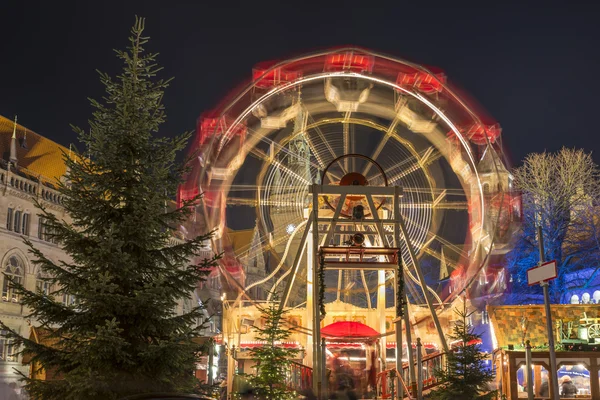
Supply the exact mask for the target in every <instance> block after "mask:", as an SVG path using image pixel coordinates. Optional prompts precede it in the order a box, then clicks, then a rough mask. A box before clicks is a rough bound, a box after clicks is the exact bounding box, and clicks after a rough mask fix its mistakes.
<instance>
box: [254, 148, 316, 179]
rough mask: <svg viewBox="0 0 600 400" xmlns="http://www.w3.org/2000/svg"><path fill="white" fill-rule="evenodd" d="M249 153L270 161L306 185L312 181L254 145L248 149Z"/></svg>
mask: <svg viewBox="0 0 600 400" xmlns="http://www.w3.org/2000/svg"><path fill="white" fill-rule="evenodd" d="M250 154H252V155H254V156H255V157H257V158H258V159H260V160H262V161H265V162H268V163H271V164H272V165H274V166H275V167H277V168H279V170H280V171H282V172H285V173H287V174H288V175H289V176H290V177H293V178H295V179H297V180H299V181H301V182H303V183H304V184H306V185H310V184H311V183H312V182H310V181H309V180H308V179H306V178H304V177H303V176H300V175H299V174H297V173H296V172H294V171H292V170H291V169H290V168H288V167H287V166H286V165H285V164H283V163H282V162H281V161H279V160H277V159H276V158H273V157H269V156H268V155H267V154H265V153H264V152H263V151H262V150H260V149H258V148H256V147H254V148H252V150H251V151H250Z"/></svg>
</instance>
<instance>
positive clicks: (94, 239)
mask: <svg viewBox="0 0 600 400" xmlns="http://www.w3.org/2000/svg"><path fill="white" fill-rule="evenodd" d="M143 31H144V20H143V19H137V20H136V23H135V25H134V27H133V28H132V31H131V37H130V45H129V47H128V48H127V50H126V51H117V55H118V58H119V59H121V61H122V62H123V64H124V66H123V70H122V72H121V74H120V75H118V76H117V77H116V78H111V77H109V76H108V75H106V74H100V77H101V82H102V83H103V85H104V86H105V89H106V94H105V96H104V97H103V99H102V100H101V101H94V100H92V106H93V107H94V109H95V111H94V113H93V118H92V119H91V120H90V122H89V124H90V127H89V129H86V130H83V129H77V132H78V134H79V138H80V140H81V141H82V142H83V143H84V144H85V146H86V149H87V151H88V152H87V154H86V155H85V157H78V158H76V159H75V158H73V159H70V158H68V157H65V161H66V164H67V167H68V172H67V174H66V179H65V180H64V183H63V184H61V185H60V187H59V191H60V193H61V194H62V195H63V198H64V207H65V209H66V212H67V213H68V214H69V216H70V218H71V222H67V221H65V220H63V219H60V218H58V217H56V216H55V215H54V214H52V213H50V212H47V211H46V210H44V209H43V208H42V209H41V214H40V215H41V216H42V217H44V218H45V219H46V225H47V230H48V231H49V232H52V234H53V235H54V236H55V238H56V239H57V240H58V243H59V245H60V246H61V247H62V248H63V249H64V251H65V252H66V253H67V254H68V255H69V256H70V260H61V261H60V262H58V263H55V262H53V261H52V260H50V259H48V258H46V257H45V256H44V254H43V253H42V252H41V251H39V250H38V249H36V248H35V247H34V246H33V244H32V243H30V242H28V245H29V246H30V248H31V252H32V253H33V254H34V256H35V261H34V263H35V264H36V265H37V266H39V267H40V268H41V270H42V271H43V272H45V273H47V274H48V276H51V278H48V280H49V281H50V282H51V283H52V285H53V288H54V291H53V293H51V294H50V295H46V294H44V293H42V292H39V291H38V292H35V293H34V292H30V291H27V290H25V288H24V287H22V286H20V285H18V284H17V283H16V282H12V283H13V285H14V286H15V287H16V288H17V290H18V291H19V292H20V295H21V299H22V303H23V305H24V306H26V307H27V309H28V310H30V316H29V318H30V319H31V320H32V322H33V324H34V325H35V326H37V327H38V328H39V329H40V330H43V331H44V332H46V333H47V334H48V335H49V337H48V341H47V342H45V343H36V342H35V341H31V340H29V339H28V337H27V336H25V337H22V336H19V335H18V334H17V333H16V332H11V333H10V334H9V335H10V336H12V337H13V338H14V339H15V340H16V342H17V344H18V345H20V346H21V348H22V349H23V354H29V355H31V356H33V359H32V361H33V362H35V363H38V365H40V366H41V367H43V369H44V370H46V371H51V372H52V373H53V374H55V375H56V376H57V378H58V379H55V380H49V381H42V380H33V379H30V378H28V377H27V378H25V384H26V390H27V391H28V392H29V393H30V395H31V396H32V398H36V399H44V400H50V399H56V400H68V399H77V400H79V399H118V398H120V397H122V396H125V395H129V394H133V393H141V392H153V391H162V392H175V391H184V392H188V391H192V390H194V389H195V387H196V384H197V381H196V380H195V378H194V376H193V371H194V369H195V357H196V355H197V353H198V352H199V351H200V347H199V345H197V344H195V343H194V342H193V340H192V339H193V338H194V337H196V336H197V335H198V333H199V327H198V325H197V321H198V319H199V318H201V315H202V314H201V309H200V307H196V308H194V309H192V310H191V311H190V312H189V313H187V314H184V315H176V313H175V310H176V306H177V303H178V301H179V300H181V299H183V298H186V297H187V298H189V296H190V294H191V293H192V291H193V290H194V289H195V287H196V285H197V283H198V282H199V281H200V280H202V279H203V277H204V276H205V274H206V271H207V268H208V267H209V266H210V265H211V264H212V263H213V262H214V260H204V262H201V263H200V265H192V264H191V262H190V260H193V259H194V258H195V257H196V256H197V255H198V253H199V249H200V245H201V242H202V241H203V240H205V239H206V238H207V236H202V237H197V238H194V239H191V240H188V241H186V242H184V243H183V244H175V245H173V244H169V238H170V237H172V233H171V232H172V227H173V226H177V225H179V224H180V223H181V222H182V221H183V220H185V219H186V218H187V217H188V215H189V211H188V210H189V206H190V205H191V203H189V202H186V203H185V204H184V207H182V208H180V209H173V208H169V207H167V204H168V202H169V201H170V200H171V198H172V195H173V194H174V193H175V192H176V190H177V186H178V184H179V183H180V182H181V176H182V174H183V173H184V172H185V170H186V168H185V166H184V165H183V164H179V163H178V162H177V161H176V154H177V153H178V152H179V151H181V150H183V149H184V148H185V146H186V143H187V140H188V138H189V134H184V135H181V136H178V137H176V138H174V139H169V138H157V137H155V134H156V132H157V131H158V129H159V126H160V125H161V123H163V122H164V121H165V112H164V108H163V104H162V98H163V93H164V90H165V88H166V87H167V86H168V81H165V80H161V79H158V78H157V77H156V74H157V72H159V71H160V67H158V66H157V64H156V54H150V53H147V52H145V51H144V48H143V46H144V45H145V44H146V43H147V42H148V38H147V37H144V36H143ZM196 200H197V199H194V200H193V201H196ZM63 294H68V295H69V296H73V298H74V299H75V301H74V303H73V304H64V303H63V302H61V301H60V300H61V299H62V296H63ZM3 329H8V328H7V327H6V326H3ZM49 343H51V345H49Z"/></svg>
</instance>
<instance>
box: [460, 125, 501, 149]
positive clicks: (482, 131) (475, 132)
mask: <svg viewBox="0 0 600 400" xmlns="http://www.w3.org/2000/svg"><path fill="white" fill-rule="evenodd" d="M458 130H459V131H460V133H462V134H463V135H464V136H466V137H467V139H469V140H470V141H471V142H473V143H475V144H478V145H482V146H483V145H485V144H486V143H487V141H486V137H487V138H488V139H489V141H490V143H494V142H495V141H496V140H497V139H498V138H499V137H500V134H501V133H502V128H501V127H500V124H498V123H495V124H490V125H486V124H483V123H481V122H475V123H474V124H471V125H470V126H468V127H458ZM448 137H449V138H450V139H453V140H456V139H455V135H454V132H453V131H450V132H448Z"/></svg>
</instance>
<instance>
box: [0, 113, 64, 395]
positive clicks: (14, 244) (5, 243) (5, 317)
mask: <svg viewBox="0 0 600 400" xmlns="http://www.w3.org/2000/svg"><path fill="white" fill-rule="evenodd" d="M63 152H64V153H67V152H68V149H66V148H65V147H63V146H60V145H59V144H57V143H54V142H52V141H51V140H48V139H46V138H44V137H42V136H40V135H38V134H36V133H34V132H32V131H30V130H28V129H26V128H25V127H24V126H22V125H19V124H17V123H16V121H11V120H8V119H7V118H4V117H2V116H0V155H1V156H2V157H1V159H0V260H1V264H0V266H1V268H2V272H3V275H1V276H0V282H1V283H0V286H1V287H2V295H1V298H0V320H1V321H2V322H3V323H5V324H6V325H7V326H8V327H10V328H11V329H14V330H15V331H16V332H19V333H20V334H21V335H24V336H28V335H29V331H30V327H31V325H32V323H34V322H35V321H29V320H27V318H26V316H27V314H28V311H27V309H25V308H24V307H23V305H22V304H21V303H20V299H19V297H18V295H17V294H16V293H15V291H14V290H13V288H12V287H11V285H10V284H9V281H8V280H7V279H6V278H5V276H4V274H7V275H10V276H11V277H12V278H13V279H15V280H17V281H19V282H21V284H23V285H24V286H25V287H26V288H27V289H29V290H36V289H39V290H43V291H45V292H50V291H51V290H52V288H51V287H50V284H49V283H47V282H44V281H42V280H40V278H41V277H42V276H43V275H42V272H41V271H40V268H39V267H37V266H35V265H34V264H33V262H32V255H31V254H30V253H29V251H28V250H29V249H28V247H27V245H26V244H25V243H24V239H27V240H29V241H31V243H32V244H33V245H34V246H35V247H36V248H37V249H39V250H40V251H42V252H43V253H44V254H45V255H46V257H48V258H49V259H51V260H53V261H58V260H64V261H69V258H68V256H67V255H66V254H65V253H64V252H63V251H62V250H61V248H60V247H59V246H58V244H57V243H56V242H55V241H54V240H53V239H52V237H51V235H49V233H50V232H47V230H46V229H45V227H44V224H43V218H42V217H40V216H38V215H37V214H38V212H39V211H38V209H37V208H36V206H35V200H37V201H39V202H40V204H42V205H43V206H44V207H45V208H46V209H47V210H48V211H50V212H52V213H54V214H56V215H57V217H59V218H61V219H66V220H68V215H67V214H66V213H65V210H64V207H63V206H62V198H61V196H60V194H59V193H58V192H57V191H56V189H55V185H54V184H53V182H56V179H60V178H61V177H62V176H63V175H64V174H65V171H66V167H65V164H64V162H63V161H62V154H63ZM62 300H63V301H64V302H65V303H69V302H72V301H73V298H72V296H68V295H65V296H64V298H63V299H62ZM3 334H4V332H0V381H2V382H5V383H11V382H15V383H17V384H18V379H19V376H18V374H17V372H16V371H15V370H18V371H20V372H22V373H23V374H25V375H27V374H28V373H29V367H28V366H27V365H23V364H22V360H21V357H20V356H19V355H17V351H18V349H17V348H16V347H15V346H14V345H13V344H12V343H11V341H10V340H8V339H7V338H6V337H5V336H4V335H3Z"/></svg>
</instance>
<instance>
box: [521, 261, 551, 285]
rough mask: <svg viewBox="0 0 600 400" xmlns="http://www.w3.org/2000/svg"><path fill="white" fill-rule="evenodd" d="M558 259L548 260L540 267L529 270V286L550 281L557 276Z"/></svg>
mask: <svg viewBox="0 0 600 400" xmlns="http://www.w3.org/2000/svg"><path fill="white" fill-rule="evenodd" d="M556 276H557V273H556V260H552V261H548V262H545V263H543V264H542V265H540V266H539V267H535V268H531V269H528V270H527V283H529V286H531V285H535V284H538V283H542V282H544V281H549V280H551V279H554V278H556Z"/></svg>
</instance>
